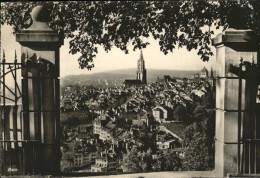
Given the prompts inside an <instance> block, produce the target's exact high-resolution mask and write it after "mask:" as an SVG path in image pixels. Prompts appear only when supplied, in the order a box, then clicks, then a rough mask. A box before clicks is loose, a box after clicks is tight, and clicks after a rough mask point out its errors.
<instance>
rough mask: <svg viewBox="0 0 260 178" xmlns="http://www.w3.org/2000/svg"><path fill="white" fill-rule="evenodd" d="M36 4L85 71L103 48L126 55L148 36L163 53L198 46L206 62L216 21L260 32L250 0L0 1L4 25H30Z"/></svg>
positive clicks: (142, 45) (254, 5)
mask: <svg viewBox="0 0 260 178" xmlns="http://www.w3.org/2000/svg"><path fill="white" fill-rule="evenodd" d="M38 4H44V5H45V6H46V8H47V9H48V10H49V11H50V23H49V25H50V26H51V27H52V28H54V29H56V30H58V32H59V33H60V34H62V35H64V36H65V37H66V38H69V39H70V53H72V54H76V53H80V54H81V56H80V57H79V59H78V62H79V65H80V67H81V68H82V69H83V68H87V69H92V68H93V67H94V63H93V59H94V58H95V57H96V54H97V53H98V47H99V46H102V47H103V48H104V49H105V51H107V52H108V51H109V50H111V47H112V46H115V47H117V48H120V49H121V50H123V51H124V52H125V53H128V50H129V49H128V48H129V47H128V46H129V44H132V45H133V50H135V49H137V48H138V49H141V48H145V47H146V46H147V45H149V43H148V42H147V41H146V39H147V38H148V37H149V36H152V37H153V38H154V39H156V40H158V42H159V45H160V50H161V51H162V52H163V53H164V54H167V53H168V52H172V51H173V49H175V48H176V47H186V48H187V50H189V51H190V50H192V49H198V55H200V56H201V59H202V60H203V61H207V60H209V57H210V56H211V55H213V53H212V51H211V48H210V44H211V37H212V35H213V34H214V32H213V29H212V28H211V26H212V25H215V26H216V28H219V27H220V26H222V27H223V29H224V30H225V29H226V28H227V27H228V26H229V25H230V26H231V27H234V28H240V29H241V28H244V29H248V28H250V29H253V30H255V31H256V32H257V34H258V35H259V26H260V21H259V19H260V18H259V12H260V4H259V2H257V1H249V0H241V3H237V1H221V0H219V1H199V0H194V1H163V2H161V1H152V2H151V1H141V2H131V1H127V2H120V1H109V2H97V1H92V2H72V1H65V2H64V1H61V2H28V3H27V2H26V3H25V2H15V3H1V17H2V18H1V24H8V25H12V26H13V27H14V32H18V31H19V30H21V29H23V28H27V27H29V26H30V25H31V23H32V20H31V17H30V12H31V10H32V8H33V7H35V6H36V5H38ZM237 19H239V20H237ZM205 27H208V28H205Z"/></svg>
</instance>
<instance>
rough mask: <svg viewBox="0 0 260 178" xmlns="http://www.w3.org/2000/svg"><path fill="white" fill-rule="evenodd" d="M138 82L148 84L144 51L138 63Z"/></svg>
mask: <svg viewBox="0 0 260 178" xmlns="http://www.w3.org/2000/svg"><path fill="white" fill-rule="evenodd" d="M136 79H137V80H140V81H141V82H142V83H143V84H147V80H146V69H145V65H144V57H143V51H142V50H141V54H140V58H139V60H138V61H137V76H136Z"/></svg>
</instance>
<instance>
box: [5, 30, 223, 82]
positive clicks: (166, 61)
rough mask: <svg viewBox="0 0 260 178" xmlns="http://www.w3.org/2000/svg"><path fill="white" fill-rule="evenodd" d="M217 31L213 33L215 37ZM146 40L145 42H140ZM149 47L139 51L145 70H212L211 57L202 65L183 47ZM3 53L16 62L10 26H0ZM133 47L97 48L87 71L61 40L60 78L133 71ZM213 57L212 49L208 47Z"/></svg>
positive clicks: (152, 43)
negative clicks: (141, 54)
mask: <svg viewBox="0 0 260 178" xmlns="http://www.w3.org/2000/svg"><path fill="white" fill-rule="evenodd" d="M218 33H219V32H215V35H216V34H218ZM144 41H146V40H144ZM147 41H148V42H149V43H150V45H148V46H147V48H145V49H143V56H144V60H145V67H146V69H147V70H149V69H159V70H164V69H165V70H200V69H202V68H203V67H204V66H205V67H206V68H208V69H210V68H211V67H212V68H213V69H214V65H215V55H214V56H211V57H210V60H209V61H208V62H203V61H202V60H201V59H200V56H198V55H197V51H196V50H192V51H187V49H186V48H185V47H184V48H179V49H178V48H176V49H174V50H173V53H171V52H170V53H168V54H167V55H164V54H163V52H161V51H160V47H159V44H158V41H155V40H154V39H152V38H148V39H147ZM3 49H4V50H5V55H6V60H7V61H9V62H11V61H13V60H14V51H15V50H16V52H17V56H18V61H19V60H20V57H19V56H21V54H20V51H21V47H20V44H19V43H17V42H16V40H15V36H14V35H13V34H12V27H11V26H7V25H1V58H2V54H3ZM132 49H133V47H132V46H131V45H129V54H125V53H124V52H123V51H121V50H120V49H118V48H116V47H113V48H112V49H111V51H109V52H108V53H106V52H105V51H104V50H103V48H102V47H99V48H98V52H99V53H98V54H97V57H96V58H95V59H94V65H95V67H94V68H93V69H92V70H91V71H89V70H87V69H80V68H79V64H78V61H77V59H78V57H79V56H80V54H75V55H72V54H69V39H65V40H64V45H63V46H62V47H61V48H60V77H64V76H67V75H79V74H93V73H101V72H107V71H112V70H119V69H133V68H136V67H137V60H138V59H139V56H140V50H136V51H133V50H132ZM212 51H213V53H214V54H215V48H214V47H213V48H212Z"/></svg>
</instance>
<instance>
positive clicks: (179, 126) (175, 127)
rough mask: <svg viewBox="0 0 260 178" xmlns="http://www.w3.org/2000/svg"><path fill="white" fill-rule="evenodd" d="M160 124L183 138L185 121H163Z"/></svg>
mask: <svg viewBox="0 0 260 178" xmlns="http://www.w3.org/2000/svg"><path fill="white" fill-rule="evenodd" d="M162 125H163V126H165V127H166V128H167V129H168V130H170V131H172V132H173V133H174V134H176V135H177V136H179V137H180V138H181V139H183V138H184V134H183V131H184V129H185V128H186V127H187V126H188V125H187V124H186V123H181V122H172V123H164V124H162Z"/></svg>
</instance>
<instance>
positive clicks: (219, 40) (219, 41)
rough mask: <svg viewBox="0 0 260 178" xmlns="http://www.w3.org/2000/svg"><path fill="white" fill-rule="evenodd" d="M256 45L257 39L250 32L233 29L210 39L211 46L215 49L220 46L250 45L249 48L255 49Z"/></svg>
mask: <svg viewBox="0 0 260 178" xmlns="http://www.w3.org/2000/svg"><path fill="white" fill-rule="evenodd" d="M258 43H259V40H258V37H257V35H256V34H255V33H254V32H253V31H252V30H237V29H234V28H229V29H227V30H226V31H224V32H223V33H220V34H218V35H217V36H216V37H215V38H213V39H212V44H213V45H214V46H215V47H217V46H220V45H225V46H228V45H232V44H250V47H252V46H254V47H255V48H257V47H258Z"/></svg>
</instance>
